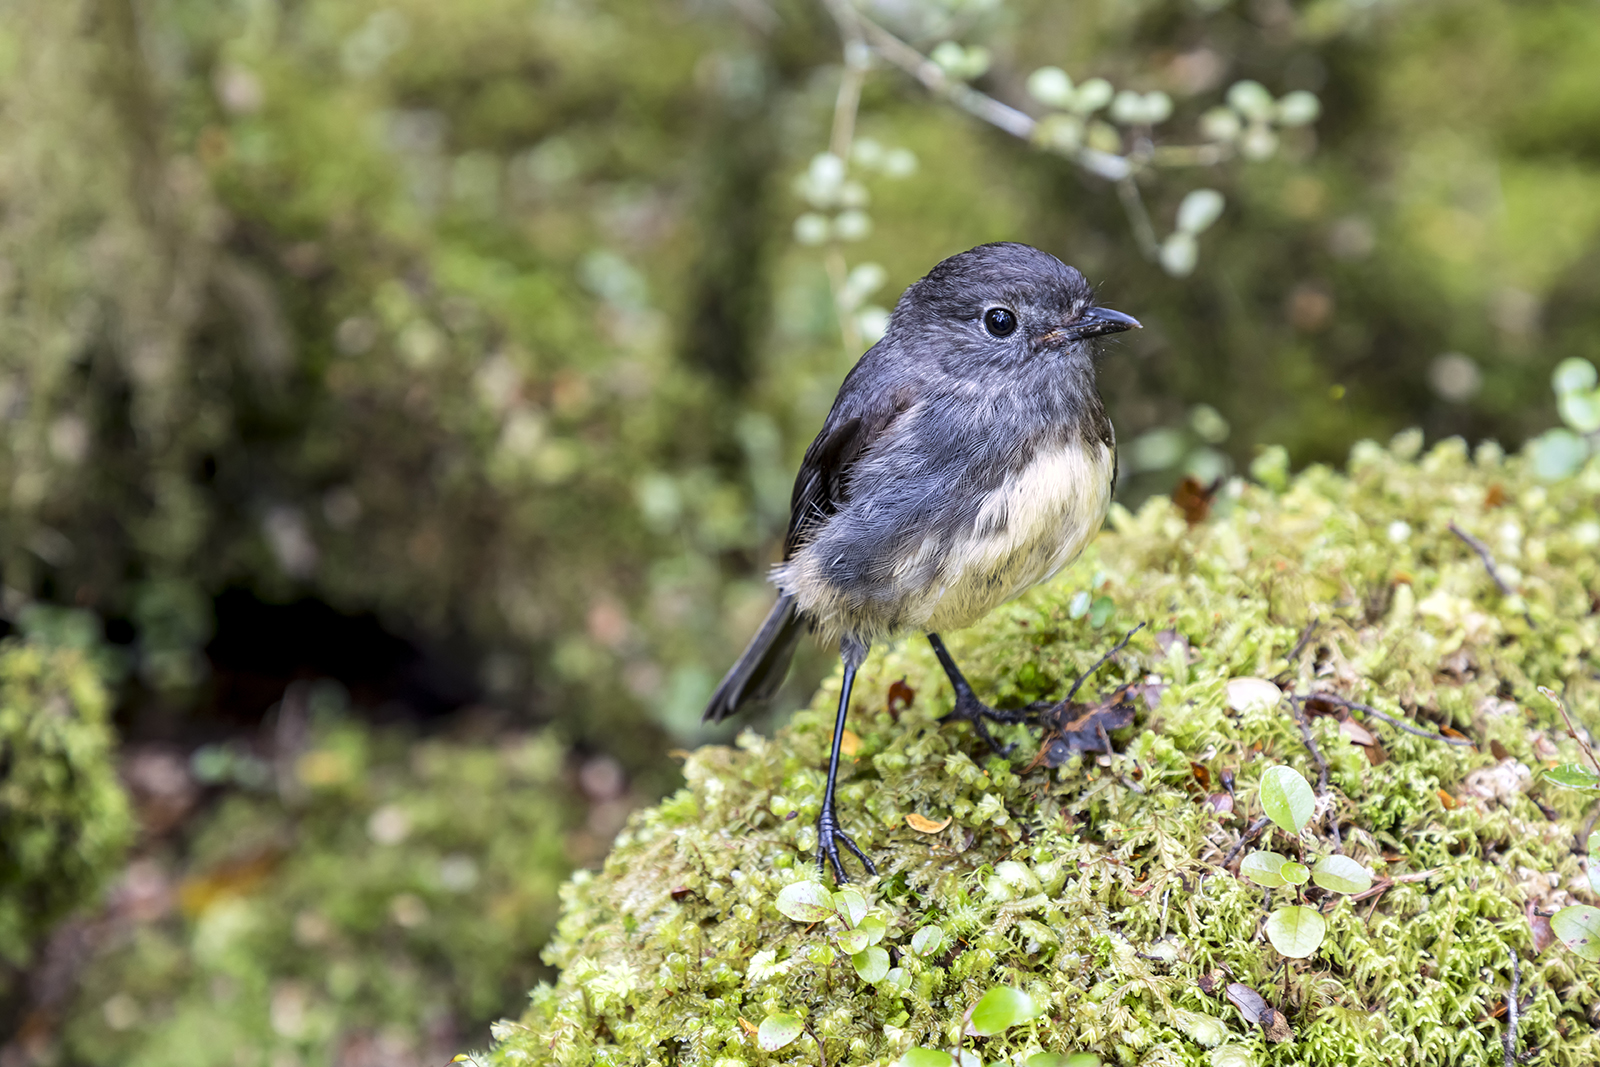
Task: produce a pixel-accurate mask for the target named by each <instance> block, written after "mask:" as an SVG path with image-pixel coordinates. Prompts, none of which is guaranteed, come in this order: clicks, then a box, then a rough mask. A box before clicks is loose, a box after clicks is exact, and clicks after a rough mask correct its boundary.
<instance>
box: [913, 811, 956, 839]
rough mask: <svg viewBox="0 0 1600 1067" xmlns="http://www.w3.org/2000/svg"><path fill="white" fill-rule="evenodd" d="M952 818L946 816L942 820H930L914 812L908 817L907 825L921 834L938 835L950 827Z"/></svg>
mask: <svg viewBox="0 0 1600 1067" xmlns="http://www.w3.org/2000/svg"><path fill="white" fill-rule="evenodd" d="M951 818H952V817H951V816H949V815H946V816H945V817H944V818H942V819H928V818H924V817H923V816H921V815H918V814H917V813H916V812H912V813H911V814H909V815H907V816H906V825H907V826H909V827H911V828H912V829H913V830H915V831H916V832H917V833H919V834H936V833H938V832H939V831H940V830H943V829H944V828H945V827H946V826H949V825H950V822H951Z"/></svg>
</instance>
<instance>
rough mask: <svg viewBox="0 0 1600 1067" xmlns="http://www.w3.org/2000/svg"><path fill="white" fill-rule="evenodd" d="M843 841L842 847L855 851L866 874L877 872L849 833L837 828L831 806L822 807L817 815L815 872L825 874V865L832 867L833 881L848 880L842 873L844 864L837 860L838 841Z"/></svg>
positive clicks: (842, 882)
mask: <svg viewBox="0 0 1600 1067" xmlns="http://www.w3.org/2000/svg"><path fill="white" fill-rule="evenodd" d="M840 841H843V842H844V847H845V848H848V849H849V850H850V851H851V852H853V853H855V857H856V859H858V860H860V861H861V865H862V866H863V867H865V868H866V869H867V873H868V874H877V873H878V868H877V867H875V866H873V863H872V861H871V860H869V859H867V854H866V853H865V852H862V851H861V849H860V847H859V846H858V845H857V844H856V843H855V842H854V841H852V840H850V835H849V834H847V833H845V832H844V831H843V830H841V829H839V820H838V817H837V816H835V815H834V813H833V809H832V808H831V807H828V808H823V809H822V814H821V815H819V816H817V873H819V874H826V873H827V866H825V864H827V865H831V866H832V867H833V878H834V881H835V882H837V883H838V884H839V885H844V884H846V883H848V882H849V881H850V878H849V876H848V875H846V874H845V873H844V864H843V863H842V862H840V860H839V842H840Z"/></svg>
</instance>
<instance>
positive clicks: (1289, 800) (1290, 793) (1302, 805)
mask: <svg viewBox="0 0 1600 1067" xmlns="http://www.w3.org/2000/svg"><path fill="white" fill-rule="evenodd" d="M1316 806H1317V797H1316V794H1314V793H1312V792H1311V786H1310V784H1309V783H1307V782H1306V780H1305V778H1303V777H1302V776H1301V774H1300V772H1299V771H1297V770H1295V769H1294V768H1293V767H1283V766H1278V767H1268V768H1267V773H1265V774H1263V775H1262V776H1261V810H1262V811H1264V812H1265V813H1266V816H1267V818H1269V819H1271V820H1272V821H1273V822H1275V823H1277V824H1278V825H1279V826H1280V827H1282V828H1283V829H1285V830H1287V831H1288V832H1289V833H1291V834H1298V833H1299V832H1300V831H1301V830H1304V829H1305V828H1306V823H1308V822H1310V821H1311V813H1312V811H1314V810H1315V809H1316Z"/></svg>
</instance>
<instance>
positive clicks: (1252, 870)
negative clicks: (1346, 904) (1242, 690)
mask: <svg viewBox="0 0 1600 1067" xmlns="http://www.w3.org/2000/svg"><path fill="white" fill-rule="evenodd" d="M1260 798H1261V808H1262V811H1263V813H1264V814H1265V815H1266V816H1267V818H1269V819H1271V820H1272V822H1273V823H1274V824H1275V825H1276V826H1278V827H1279V828H1280V829H1282V830H1283V831H1284V832H1285V833H1290V834H1294V835H1296V836H1299V834H1300V832H1301V831H1302V830H1304V829H1305V828H1306V827H1307V826H1308V825H1309V824H1310V822H1311V816H1312V814H1313V813H1314V812H1315V810H1316V806H1317V798H1316V795H1315V794H1314V793H1312V791H1311V785H1310V783H1309V782H1307V781H1306V780H1305V778H1304V777H1302V776H1301V774H1300V772H1299V771H1296V770H1295V769H1294V768H1292V767H1282V766H1279V767H1269V768H1267V771H1266V773H1265V774H1263V775H1262V776H1261V792H1260ZM1239 874H1240V875H1241V876H1242V877H1245V878H1248V879H1249V880H1250V881H1252V882H1254V883H1255V884H1256V885H1259V886H1262V887H1263V888H1266V889H1278V888H1281V887H1283V886H1292V887H1293V888H1294V899H1295V903H1293V904H1284V905H1282V906H1281V907H1277V908H1274V909H1273V910H1272V912H1271V913H1270V914H1269V915H1268V916H1267V940H1268V941H1270V942H1272V947H1273V948H1275V949H1277V950H1278V951H1279V952H1280V953H1282V954H1283V955H1285V956H1288V957H1289V958H1290V959H1297V960H1303V959H1305V958H1306V957H1308V956H1310V955H1312V954H1313V953H1315V952H1316V951H1317V949H1318V948H1320V947H1321V946H1322V941H1323V938H1324V937H1326V936H1327V933H1328V924H1327V922H1326V921H1324V919H1323V918H1322V912H1321V911H1319V910H1318V909H1317V908H1314V907H1311V906H1309V905H1307V904H1305V903H1303V902H1302V901H1303V899H1304V897H1303V893H1304V889H1303V887H1304V886H1305V884H1306V882H1308V881H1310V882H1315V883H1316V884H1317V885H1318V886H1320V887H1322V888H1323V889H1325V890H1327V891H1328V892H1329V893H1363V892H1365V891H1366V890H1368V889H1371V888H1372V872H1371V871H1370V870H1368V869H1367V868H1366V867H1365V866H1363V865H1362V864H1360V863H1357V862H1356V861H1355V860H1353V859H1351V858H1350V857H1349V856H1343V855H1340V854H1339V853H1337V852H1330V853H1329V854H1327V855H1325V856H1323V857H1322V858H1321V859H1319V860H1317V861H1316V863H1315V864H1314V865H1312V866H1310V867H1307V866H1306V865H1305V864H1304V863H1301V862H1300V861H1298V860H1292V859H1289V858H1288V857H1287V856H1283V855H1280V854H1279V853H1276V852H1267V851H1256V852H1252V853H1250V854H1249V855H1248V856H1246V857H1245V858H1244V861H1243V862H1242V863H1240V864H1239Z"/></svg>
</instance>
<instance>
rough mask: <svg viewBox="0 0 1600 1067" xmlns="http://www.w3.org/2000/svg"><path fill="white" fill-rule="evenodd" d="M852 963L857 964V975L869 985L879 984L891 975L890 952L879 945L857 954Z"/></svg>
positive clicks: (851, 959)
mask: <svg viewBox="0 0 1600 1067" xmlns="http://www.w3.org/2000/svg"><path fill="white" fill-rule="evenodd" d="M850 962H851V963H853V964H855V968H856V975H857V976H858V977H859V978H860V979H861V980H862V981H863V982H865V983H867V984H868V985H876V984H878V983H879V982H881V981H883V980H884V978H886V977H887V976H888V974H889V953H888V950H887V949H883V948H880V947H879V946H877V945H873V946H872V947H871V948H869V949H866V950H865V951H862V952H857V953H855V954H854V955H852V956H851V957H850Z"/></svg>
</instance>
